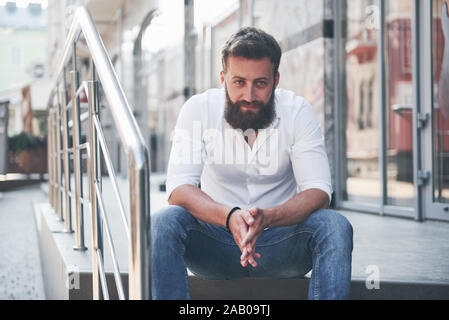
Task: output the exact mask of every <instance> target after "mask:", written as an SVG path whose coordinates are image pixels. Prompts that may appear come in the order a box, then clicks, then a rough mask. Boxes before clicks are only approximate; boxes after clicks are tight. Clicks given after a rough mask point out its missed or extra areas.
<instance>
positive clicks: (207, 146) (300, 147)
mask: <svg viewBox="0 0 449 320" xmlns="http://www.w3.org/2000/svg"><path fill="white" fill-rule="evenodd" d="M275 95H276V96H275V110H276V118H275V120H274V121H273V123H272V124H271V125H270V126H269V127H267V128H266V129H261V130H258V136H257V138H256V140H255V141H254V145H253V147H252V148H251V147H250V146H249V145H248V143H247V142H246V141H245V139H244V135H243V133H242V131H241V130H234V129H233V128H232V127H231V126H230V125H229V124H228V122H227V121H226V120H225V118H224V108H225V101H226V99H225V92H224V89H210V90H207V91H205V92H204V93H202V94H199V95H196V96H193V97H192V98H190V99H189V100H188V101H187V102H186V103H185V104H184V106H183V107H182V109H181V111H180V114H179V117H178V120H177V123H176V127H175V130H174V134H173V135H172V141H173V144H172V149H171V153H170V160H169V163H168V169H167V181H166V190H167V195H166V196H167V200H168V198H169V197H170V195H171V193H172V192H173V190H174V189H176V187H178V186H180V185H184V184H191V185H194V186H198V185H199V183H200V182H201V190H202V191H203V192H205V193H206V194H208V195H209V196H210V197H211V198H212V199H214V200H215V201H216V202H218V203H221V204H224V205H228V206H230V207H234V206H238V207H240V208H250V207H252V206H256V207H258V208H270V207H274V206H278V205H281V204H283V203H285V202H286V201H288V200H289V199H290V198H292V197H293V196H294V195H295V194H296V193H298V192H302V191H304V190H307V189H311V188H317V189H321V190H323V191H324V192H326V193H327V194H328V196H329V202H330V200H331V194H332V184H331V176H330V170H329V163H328V159H327V155H326V150H325V147H324V138H323V135H322V132H321V128H320V122H319V120H318V117H317V115H316V112H315V110H314V109H313V107H312V106H311V105H310V104H309V103H308V102H307V101H306V100H304V99H303V98H301V97H298V96H296V95H295V94H294V93H293V92H291V91H286V90H282V89H276V91H275Z"/></svg>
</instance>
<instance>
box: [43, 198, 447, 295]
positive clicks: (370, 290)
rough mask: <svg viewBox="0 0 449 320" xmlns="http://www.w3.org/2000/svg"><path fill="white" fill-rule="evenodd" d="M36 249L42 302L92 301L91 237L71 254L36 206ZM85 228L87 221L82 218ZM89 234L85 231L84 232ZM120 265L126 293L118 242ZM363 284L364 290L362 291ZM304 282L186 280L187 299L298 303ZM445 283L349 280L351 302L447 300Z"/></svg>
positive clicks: (69, 237)
mask: <svg viewBox="0 0 449 320" xmlns="http://www.w3.org/2000/svg"><path fill="white" fill-rule="evenodd" d="M35 213H36V220H37V222H38V223H37V226H38V235H39V246H40V252H41V261H42V268H43V276H44V283H45V293H46V297H47V299H69V300H72V299H74V300H78V299H92V273H91V255H90V250H89V248H90V240H89V237H90V235H87V236H86V240H88V241H87V242H86V245H87V247H88V249H87V250H86V251H76V250H73V245H74V243H75V235H74V234H73V233H64V232H63V230H64V228H65V225H64V223H63V222H62V221H57V219H56V214H55V213H54V212H53V210H52V209H51V207H50V206H49V204H48V203H41V204H37V205H35ZM85 219H86V224H89V223H88V221H89V219H90V218H88V217H86V218H85ZM86 230H89V226H86ZM120 243H121V245H120V246H121V247H122V248H119V250H118V251H119V255H118V258H119V262H120V270H121V275H122V280H123V285H124V288H125V291H127V283H128V277H127V262H128V259H127V258H128V257H127V255H126V254H124V251H125V250H126V242H125V244H123V241H121V242H120ZM105 270H106V278H107V283H108V287H109V288H110V289H111V293H110V298H111V299H117V298H118V295H117V291H116V289H115V280H114V276H113V272H112V270H113V269H112V263H111V261H110V259H108V258H107V257H105ZM367 281H368V285H367ZM308 286H309V279H308V278H299V279H236V280H225V281H221V280H204V279H200V278H198V277H196V276H194V275H192V274H190V290H191V298H192V299H195V300H196V299H198V300H227V299H232V300H248V299H250V300H300V299H307V292H308ZM448 298H449V283H447V282H441V281H440V282H438V281H419V280H416V281H414V280H407V281H402V280H395V279H388V278H387V280H385V281H380V282H379V287H378V288H376V287H375V286H372V285H371V282H370V281H369V279H368V278H365V277H353V280H352V283H351V296H350V299H356V300H382V299H389V300H390V299H394V300H396V299H398V300H402V299H419V300H425V299H448Z"/></svg>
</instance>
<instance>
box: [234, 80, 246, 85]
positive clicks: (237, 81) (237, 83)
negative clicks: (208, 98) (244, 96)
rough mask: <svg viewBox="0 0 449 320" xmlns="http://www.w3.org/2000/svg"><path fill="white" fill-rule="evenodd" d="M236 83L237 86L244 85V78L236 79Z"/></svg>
mask: <svg viewBox="0 0 449 320" xmlns="http://www.w3.org/2000/svg"><path fill="white" fill-rule="evenodd" d="M234 84H235V85H237V86H242V85H243V84H244V82H243V80H234Z"/></svg>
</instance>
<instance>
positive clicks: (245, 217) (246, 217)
mask: <svg viewBox="0 0 449 320" xmlns="http://www.w3.org/2000/svg"><path fill="white" fill-rule="evenodd" d="M242 218H243V220H245V222H246V224H247V225H249V226H251V225H252V224H253V223H254V218H253V216H252V215H251V214H250V213H249V211H247V210H244V211H243V212H242Z"/></svg>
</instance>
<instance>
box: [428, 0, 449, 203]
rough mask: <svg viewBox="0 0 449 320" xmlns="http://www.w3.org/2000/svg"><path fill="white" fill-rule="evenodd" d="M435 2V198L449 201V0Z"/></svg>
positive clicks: (440, 200) (435, 199)
mask: <svg viewBox="0 0 449 320" xmlns="http://www.w3.org/2000/svg"><path fill="white" fill-rule="evenodd" d="M432 6H433V19H432V20H433V39H432V43H433V44H432V46H433V48H432V49H433V50H432V51H433V110H432V113H433V117H432V118H433V148H434V152H433V174H434V179H433V188H434V201H435V202H442V203H449V91H448V88H449V45H448V44H449V41H448V39H449V9H448V7H449V1H444V0H433V2H432Z"/></svg>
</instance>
